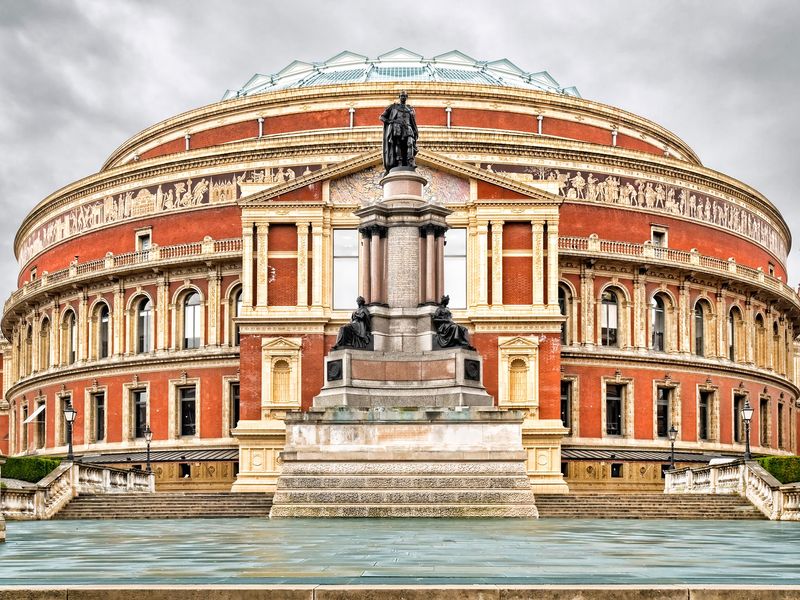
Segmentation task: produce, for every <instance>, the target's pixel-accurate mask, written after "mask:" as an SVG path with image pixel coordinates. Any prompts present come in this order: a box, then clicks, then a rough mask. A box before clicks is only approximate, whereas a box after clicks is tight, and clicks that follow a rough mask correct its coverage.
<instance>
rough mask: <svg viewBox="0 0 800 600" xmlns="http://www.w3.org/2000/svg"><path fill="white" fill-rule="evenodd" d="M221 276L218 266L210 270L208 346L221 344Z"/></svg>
mask: <svg viewBox="0 0 800 600" xmlns="http://www.w3.org/2000/svg"><path fill="white" fill-rule="evenodd" d="M221 279H222V278H221V276H220V274H219V271H218V270H217V269H216V268H211V269H209V270H208V302H207V307H208V343H207V345H208V346H216V345H218V344H219V338H220V335H219V331H220V322H219V313H220V301H221V296H222V293H221V291H220V282H221Z"/></svg>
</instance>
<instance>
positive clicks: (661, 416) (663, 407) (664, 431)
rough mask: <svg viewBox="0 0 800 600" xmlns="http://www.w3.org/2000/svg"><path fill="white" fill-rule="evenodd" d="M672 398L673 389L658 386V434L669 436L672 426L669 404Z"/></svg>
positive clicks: (659, 435)
mask: <svg viewBox="0 0 800 600" xmlns="http://www.w3.org/2000/svg"><path fill="white" fill-rule="evenodd" d="M671 400H672V389H670V388H665V387H659V388H656V434H657V435H658V437H667V436H668V432H669V426H670V418H669V405H670V402H671Z"/></svg>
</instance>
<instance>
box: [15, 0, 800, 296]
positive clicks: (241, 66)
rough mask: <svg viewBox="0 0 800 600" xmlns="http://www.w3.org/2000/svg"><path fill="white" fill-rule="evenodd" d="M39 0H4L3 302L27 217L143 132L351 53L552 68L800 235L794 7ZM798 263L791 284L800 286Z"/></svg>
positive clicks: (799, 45)
mask: <svg viewBox="0 0 800 600" xmlns="http://www.w3.org/2000/svg"><path fill="white" fill-rule="evenodd" d="M407 6H408V8H409V12H408V13H407V14H402V13H401V10H400V9H399V8H398V7H397V5H396V4H393V3H392V4H390V3H376V2H368V1H356V0H339V1H337V2H329V1H318V2H313V1H310V0H295V1H292V2H265V1H256V0H252V1H241V0H240V1H230V2H214V1H212V0H191V1H190V0H173V1H170V2H156V1H155V0H115V1H114V2H107V1H104V0H67V1H59V2H56V1H52V0H51V1H47V0H33V1H32V0H26V1H24V2H11V1H7V2H3V3H0V56H3V67H2V73H0V74H1V75H2V76H0V106H2V110H0V155H1V156H2V157H3V160H2V161H0V208H2V211H3V215H4V218H3V220H2V223H0V227H2V228H3V230H2V233H3V235H2V237H1V238H0V273H2V277H0V295H2V296H3V297H5V296H7V295H8V293H10V291H11V290H12V289H13V288H14V287H15V280H16V272H17V265H16V264H15V261H14V259H13V252H12V241H13V236H14V234H15V232H16V229H17V227H18V225H19V223H20V222H21V220H22V219H23V218H24V216H25V214H26V213H27V212H28V211H29V210H30V209H31V208H32V207H33V206H34V205H35V204H36V203H38V202H39V201H40V200H41V199H42V198H44V197H45V196H46V195H48V194H49V193H51V192H53V191H54V190H56V189H57V188H59V187H61V186H63V185H66V184H68V183H70V182H71V181H74V180H76V179H78V178H80V177H82V176H85V175H88V174H90V173H92V172H95V171H96V170H97V169H98V168H99V167H100V165H101V164H102V163H103V161H104V160H105V158H106V157H107V156H108V154H109V153H110V152H111V151H113V149H114V148H116V147H117V146H118V145H119V144H120V143H122V142H123V141H124V140H125V139H127V138H128V137H130V136H131V135H134V134H135V133H137V132H138V131H139V130H141V129H143V128H144V127H147V126H149V125H151V124H153V123H155V122H157V121H160V120H162V119H165V118H168V117H170V116H172V115H174V114H177V113H179V112H181V111H184V110H188V109H190V108H193V107H197V106H201V105H203V104H208V103H211V102H215V101H217V100H219V99H220V97H221V95H222V93H223V92H224V91H225V89H227V88H237V87H239V86H241V85H242V84H243V83H244V82H245V81H246V80H247V79H248V78H249V77H250V76H251V75H252V74H253V73H255V72H261V73H271V72H275V71H277V70H279V69H280V68H282V67H284V66H285V65H286V64H288V63H289V62H290V61H291V60H293V59H300V60H306V61H318V60H324V59H326V58H329V57H330V56H333V55H335V54H337V53H338V52H340V51H341V50H344V49H347V50H352V51H355V52H360V53H363V54H368V55H376V54H379V53H382V52H385V51H387V50H390V49H392V48H394V47H396V46H404V47H407V48H409V49H410V50H414V51H416V52H419V53H422V54H426V55H432V54H438V53H441V52H445V51H447V50H451V49H453V48H457V49H459V50H462V51H463V52H465V53H467V54H469V55H471V56H473V57H475V58H478V59H483V60H492V59H498V58H508V59H510V60H512V61H513V62H515V63H517V64H518V65H520V66H521V67H522V68H524V69H526V70H531V71H536V70H548V71H549V72H550V73H551V74H552V75H553V76H554V77H555V78H556V79H557V80H558V81H559V82H560V83H561V84H562V85H576V86H577V87H578V89H579V90H580V91H581V93H582V94H583V95H584V97H586V98H590V99H593V100H597V101H600V102H605V103H608V104H611V105H614V106H618V107H620V108H623V109H625V110H629V111H631V112H634V113H636V114H639V115H641V116H643V117H646V118H649V119H652V120H654V121H656V122H657V123H660V124H661V125H663V126H665V127H667V128H669V129H670V130H672V131H673V132H675V133H676V134H677V135H678V136H680V137H681V138H683V139H684V140H685V141H686V142H687V143H689V144H690V145H691V146H692V147H693V148H694V149H695V151H696V152H697V153H698V154H699V155H700V157H701V159H702V160H703V162H704V164H706V165H707V166H709V167H711V168H715V169H718V170H720V171H722V172H724V173H726V174H729V175H731V176H733V177H736V178H738V179H741V180H742V181H745V182H746V183H748V184H750V185H753V186H754V187H756V188H757V189H759V190H760V191H761V192H762V193H764V194H765V195H766V196H767V197H768V198H769V199H770V200H771V201H772V202H773V203H775V204H776V205H777V206H778V207H779V209H780V210H781V211H782V212H783V214H784V216H785V218H786V220H787V222H788V223H789V224H790V226H791V227H792V229H793V230H794V232H795V235H796V236H799V237H798V239H800V235H799V234H800V228H798V227H797V224H798V223H800V207H798V206H797V203H795V202H793V198H794V189H795V187H796V185H795V183H794V181H793V179H794V177H795V172H796V169H795V159H794V155H795V148H797V147H798V144H800V139H799V138H800V134H798V131H800V129H798V127H796V126H794V121H795V119H796V115H795V114H794V110H793V109H794V105H795V104H796V102H797V97H798V92H799V91H800V89H798V88H800V77H798V67H797V65H796V64H795V57H797V56H800V38H798V36H796V34H795V31H796V29H797V26H798V22H799V21H800V20H799V19H798V17H800V4H798V3H787V2H781V1H779V0H767V1H762V2H758V3H754V2H746V1H743V0H739V1H730V0H706V1H705V2H702V3H699V2H694V1H690V0H678V1H672V2H642V1H641V0H610V1H604V2H596V1H593V0H571V1H560V2H551V1H542V0H539V1H526V0H518V1H506V2H494V3H489V2H486V1H485V0H462V1H460V2H457V3H456V2H444V1H440V0H427V1H426V2H423V3H413V4H409V5H407ZM796 257H798V258H800V257H799V256H798V253H797V252H796V251H793V252H792V255H791V259H790V271H791V272H792V274H793V275H792V278H791V281H793V282H796V281H797V280H798V276H800V260H798V259H796Z"/></svg>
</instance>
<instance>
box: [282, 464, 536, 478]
mask: <svg viewBox="0 0 800 600" xmlns="http://www.w3.org/2000/svg"><path fill="white" fill-rule="evenodd" d="M288 475H293V476H298V475H308V476H325V475H331V476H338V477H345V476H362V475H363V476H368V475H374V476H406V475H410V476H417V477H422V476H425V475H438V476H443V477H446V476H449V475H458V476H462V475H464V476H470V475H472V476H479V475H490V476H510V477H519V476H525V475H526V473H525V466H524V464H523V463H522V462H520V461H493V460H481V461H474V462H470V463H465V462H459V461H415V460H407V461H402V462H381V461H379V460H372V461H338V460H337V461H320V462H305V461H286V462H284V463H283V465H281V477H284V476H288Z"/></svg>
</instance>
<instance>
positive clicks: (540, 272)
mask: <svg viewBox="0 0 800 600" xmlns="http://www.w3.org/2000/svg"><path fill="white" fill-rule="evenodd" d="M531 231H532V248H533V274H532V275H533V277H532V281H531V283H532V285H533V304H534V306H543V305H544V223H542V221H531Z"/></svg>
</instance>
